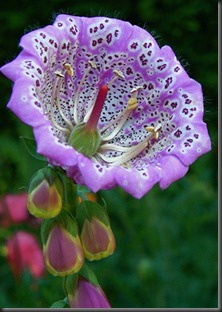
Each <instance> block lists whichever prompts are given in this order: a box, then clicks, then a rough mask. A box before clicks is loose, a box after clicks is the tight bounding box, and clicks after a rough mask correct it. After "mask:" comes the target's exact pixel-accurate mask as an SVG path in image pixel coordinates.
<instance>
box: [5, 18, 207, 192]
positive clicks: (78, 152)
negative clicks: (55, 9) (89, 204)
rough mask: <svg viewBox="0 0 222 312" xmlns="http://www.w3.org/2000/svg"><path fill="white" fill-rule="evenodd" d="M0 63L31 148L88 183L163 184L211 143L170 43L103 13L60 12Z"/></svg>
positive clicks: (196, 91)
mask: <svg viewBox="0 0 222 312" xmlns="http://www.w3.org/2000/svg"><path fill="white" fill-rule="evenodd" d="M20 46H21V47H22V48H23V50H22V52H21V53H20V54H19V56H18V57H17V58H16V59H15V60H14V61H12V62H10V63H8V64H6V65H4V66H3V67H2V68H1V71H2V73H3V74H5V75H6V76H7V77H8V78H9V79H11V80H12V81H13V82H14V83H15V84H14V88H13V92H12V96H11V99H10V101H9V103H8V107H9V108H10V109H11V110H12V111H13V112H14V113H15V114H16V115H17V116H18V117H19V118H20V119H21V120H22V121H23V122H25V123H26V124H28V125H30V126H32V127H33V131H34V135H35V139H36V142H37V151H38V153H39V154H42V155H44V156H46V157H47V159H48V161H49V162H50V163H51V164H52V165H57V166H60V167H62V168H64V169H65V170H66V172H67V175H68V176H69V177H71V178H73V179H74V180H75V182H76V183H79V184H84V185H86V186H87V187H88V188H89V189H90V190H91V191H93V192H97V191H98V190H100V189H110V188H113V187H115V186H117V185H119V186H120V187H122V188H123V189H124V190H126V191H127V192H128V193H130V194H131V195H133V196H135V197H136V198H140V197H142V196H143V195H144V194H146V192H148V191H149V190H150V189H151V188H152V187H153V185H154V184H156V183H159V185H160V187H161V188H163V189H164V188H166V187H168V186H169V185H170V184H171V183H173V182H174V181H176V180H178V179H180V178H181V177H183V176H184V175H185V174H186V173H187V171H188V169H189V166H190V165H191V164H192V163H193V162H194V161H195V160H196V159H197V158H198V157H200V156H201V155H202V154H204V153H206V152H208V151H209V150H210V149H211V142H210V138H209V134H208V130H207V126H206V124H205V122H204V121H203V113H204V107H203V93H202V88H201V85H200V84H199V83H198V82H196V81H195V80H193V79H192V78H190V77H189V76H188V74H187V73H186V71H185V70H184V68H183V67H182V65H181V64H180V62H179V61H178V60H177V58H176V56H175V54H174V52H173V50H172V49H171V48H170V47H169V46H163V47H159V45H158V44H157V42H156V41H155V39H154V38H153V37H152V36H151V35H150V34H149V33H148V32H147V31H145V30H144V29H142V28H140V27H138V26H135V25H131V24H130V23H128V22H124V21H121V20H118V19H112V18H108V17H93V18H87V17H78V16H69V15H63V14H62V15H58V16H57V18H56V20H55V22H54V23H53V25H50V26H47V27H45V28H42V29H37V30H35V31H32V32H30V33H28V34H26V35H25V36H23V37H22V39H21V42H20Z"/></svg>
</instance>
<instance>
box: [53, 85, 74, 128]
mask: <svg viewBox="0 0 222 312" xmlns="http://www.w3.org/2000/svg"><path fill="white" fill-rule="evenodd" d="M62 83H63V81H62V80H61V79H60V81H59V83H58V92H57V100H56V105H57V107H58V110H59V113H60V115H61V116H62V118H63V119H64V121H65V123H66V125H67V127H68V128H69V130H72V128H73V124H72V123H71V121H70V120H69V119H68V118H67V117H66V115H65V114H64V113H63V110H62V107H61V104H60V90H61V86H62Z"/></svg>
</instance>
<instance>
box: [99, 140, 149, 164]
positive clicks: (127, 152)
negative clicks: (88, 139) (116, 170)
mask: <svg viewBox="0 0 222 312" xmlns="http://www.w3.org/2000/svg"><path fill="white" fill-rule="evenodd" d="M107 145H109V144H107ZM110 145H111V144H110ZM148 145H149V142H148V141H147V139H146V140H145V141H143V142H141V143H139V144H137V145H134V146H131V147H122V148H121V147H119V148H120V151H121V149H122V151H123V154H122V155H120V156H116V157H107V156H105V155H103V154H101V153H98V156H99V157H101V158H102V160H104V161H105V162H107V163H110V164H112V165H113V166H120V165H123V164H124V163H125V162H127V161H129V160H131V159H133V158H134V157H136V156H137V155H139V154H140V153H141V152H142V151H143V150H144V149H145V148H146V147H147V146H148ZM114 146H115V145H114V144H112V145H111V147H110V149H111V150H116V149H117V150H118V147H117V146H115V147H114ZM101 147H102V146H100V149H101ZM108 149H109V148H108V147H107V150H108Z"/></svg>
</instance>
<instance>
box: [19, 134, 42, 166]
mask: <svg viewBox="0 0 222 312" xmlns="http://www.w3.org/2000/svg"><path fill="white" fill-rule="evenodd" d="M20 139H22V141H23V143H24V144H25V147H26V148H27V150H28V152H29V154H30V155H31V156H32V157H34V158H35V159H38V160H41V161H45V162H46V161H47V159H46V158H45V157H44V156H42V155H39V154H38V153H37V152H36V142H35V139H32V138H26V137H22V136H21V137H20Z"/></svg>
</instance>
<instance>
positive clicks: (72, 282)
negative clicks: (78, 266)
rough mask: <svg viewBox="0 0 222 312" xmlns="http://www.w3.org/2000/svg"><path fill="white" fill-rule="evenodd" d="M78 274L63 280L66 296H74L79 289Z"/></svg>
mask: <svg viewBox="0 0 222 312" xmlns="http://www.w3.org/2000/svg"><path fill="white" fill-rule="evenodd" d="M77 283H78V274H72V275H67V276H65V277H64V279H63V290H64V292H65V294H66V295H69V294H70V295H73V294H74V293H75V291H76V289H77Z"/></svg>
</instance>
